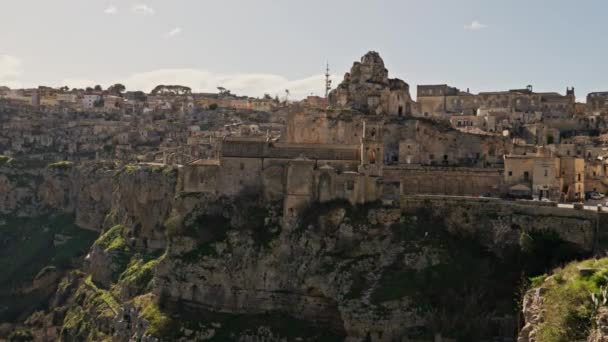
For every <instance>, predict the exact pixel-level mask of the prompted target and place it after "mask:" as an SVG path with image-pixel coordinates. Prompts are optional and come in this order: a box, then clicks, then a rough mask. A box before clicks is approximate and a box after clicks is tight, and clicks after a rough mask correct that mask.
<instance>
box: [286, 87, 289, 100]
mask: <svg viewBox="0 0 608 342" xmlns="http://www.w3.org/2000/svg"><path fill="white" fill-rule="evenodd" d="M287 102H289V89H285V103H287Z"/></svg>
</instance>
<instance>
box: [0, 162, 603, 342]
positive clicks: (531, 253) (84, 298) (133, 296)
mask: <svg viewBox="0 0 608 342" xmlns="http://www.w3.org/2000/svg"><path fill="white" fill-rule="evenodd" d="M64 172H65V173H67V174H68V175H70V176H67V177H64V176H59V173H60V171H59V170H58V171H53V170H52V169H51V167H50V166H49V167H46V168H44V170H41V171H40V172H39V174H36V177H34V180H30V181H28V182H27V184H26V183H25V182H24V183H20V184H21V185H19V186H17V185H16V183H15V182H11V183H10V184H12V185H11V186H13V189H14V188H16V187H20V188H23V189H26V190H27V192H26V193H28V194H31V195H29V196H30V197H28V198H29V199H30V200H31V203H32V204H31V205H32V206H37V207H35V209H31V210H39V208H61V209H62V210H64V211H65V212H68V213H69V212H71V213H74V217H75V218H77V217H78V212H79V211H82V212H86V213H91V212H93V211H91V210H87V208H93V207H95V206H94V205H92V204H91V203H97V202H96V199H97V201H100V203H103V204H104V205H107V208H108V209H107V210H106V211H105V212H103V214H99V217H103V219H100V222H98V224H99V225H100V226H102V227H103V229H102V234H101V235H100V236H99V238H97V240H96V241H95V243H93V245H92V246H91V248H90V251H89V254H88V256H87V257H86V259H85V261H84V264H82V265H81V266H80V264H74V265H73V266H74V267H72V271H70V269H69V268H65V269H62V271H61V272H59V273H54V272H53V270H48V271H45V272H40V274H39V275H37V276H36V277H35V278H36V280H35V282H33V283H37V284H38V285H39V288H40V286H44V284H47V285H48V284H50V285H48V286H47V287H48V288H51V289H52V291H53V292H51V293H49V294H48V296H50V299H49V300H48V303H47V304H46V305H44V306H42V307H39V308H37V311H36V312H35V313H34V314H32V315H30V316H29V318H27V319H25V318H22V319H21V320H19V321H18V322H21V323H18V324H17V325H10V326H8V327H9V328H6V329H7V330H8V329H12V330H15V326H17V327H18V329H20V330H16V331H20V332H22V333H23V334H26V335H27V334H31V336H33V337H35V338H39V339H42V338H43V337H44V336H46V337H47V338H51V339H60V340H68V341H70V340H87V339H88V340H103V339H112V340H115V341H130V340H143V341H157V340H183V341H190V340H216V341H225V340H239V341H284V340H287V341H295V340H306V341H309V340H311V341H314V340H318V341H331V340H335V341H343V340H346V341H394V340H403V341H431V340H434V339H436V338H441V337H443V338H445V339H456V340H458V341H479V340H481V341H483V340H488V341H489V340H495V339H496V338H504V339H505V340H509V339H511V340H513V339H514V336H516V335H517V331H518V310H519V307H518V305H517V301H516V300H515V299H516V298H515V297H516V293H518V291H519V290H520V289H523V288H525V286H526V285H525V284H526V282H527V280H526V279H527V278H528V277H529V276H534V275H537V274H541V273H543V272H545V271H546V270H547V269H548V268H550V267H552V266H553V265H558V264H560V263H562V262H564V261H567V260H571V259H573V258H578V257H585V256H588V255H590V254H591V251H592V250H593V249H594V247H595V245H594V241H595V240H594V236H595V235H594V234H595V233H594V232H595V229H596V224H598V222H599V221H598V216H597V214H572V213H573V212H572V211H571V212H570V213H571V214H564V213H565V212H551V210H553V209H551V208H550V209H543V208H540V209H539V208H536V209H529V210H528V209H526V207H522V206H515V207H511V206H505V205H503V204H500V203H499V202H488V201H483V200H480V201H478V202H463V201H449V200H428V199H426V200H425V199H420V198H417V199H411V200H405V199H404V201H403V202H402V205H401V206H388V207H386V206H383V205H381V204H379V203H371V204H368V205H365V206H357V207H353V206H351V205H350V204H348V203H343V202H330V203H325V204H314V205H312V206H311V207H310V208H309V209H308V210H306V211H305V212H304V213H303V214H302V216H301V217H300V218H299V219H298V220H296V221H295V222H293V223H290V224H285V222H284V221H283V219H282V212H281V208H282V206H281V204H280V203H268V202H264V201H263V200H262V199H261V198H259V196H258V195H257V194H255V193H247V192H245V193H241V194H239V195H238V196H234V197H217V196H214V195H203V194H183V193H179V192H176V188H177V184H179V179H178V176H177V173H176V170H175V169H172V168H160V167H154V166H134V165H128V166H124V167H120V168H114V169H112V168H106V169H102V168H92V167H91V168H90V169H88V168H82V167H80V166H79V167H74V166H70V167H69V168H65V169H62V170H61V173H64ZM71 172H73V173H71ZM95 173H100V174H101V175H105V174H106V173H108V175H109V176H107V178H103V177H102V178H100V179H103V180H104V181H107V182H108V185H107V186H99V185H92V184H99V183H98V181H99V180H98V181H93V182H89V181H88V179H89V178H88V177H89V176H87V175H93V174H95ZM91 177H92V176H91ZM91 179H92V178H91ZM60 182H65V183H60ZM44 184H47V185H44ZM74 186H75V188H72V187H74ZM55 187H62V189H63V192H60V191H53V190H52V189H54V188H55ZM34 189H35V190H34ZM74 189H75V190H74ZM95 189H98V190H95ZM106 192H108V194H106V195H101V194H105V193H106ZM84 194H86V196H84ZM11 196H12V195H11ZM79 196H80V197H79ZM83 196H84V197H83ZM78 198H84V199H83V200H82V201H89V204H88V205H86V202H85V203H79V201H78V200H76V199H78ZM24 208H27V206H25V207H24ZM79 208H80V209H79ZM103 208H104V207H103V206H102V207H100V209H98V210H101V209H103ZM484 208H485V209H484ZM13 210H16V211H14V212H18V213H20V215H26V214H27V212H25V211H23V210H25V209H17V208H16V207H15V209H13ZM49 210H50V209H49ZM560 213H561V214H560ZM86 217H93V215H88V216H86ZM89 221H90V220H88V219H84V220H83V221H82V222H85V223H86V222H89ZM526 303H527V302H526ZM524 306H525V307H528V306H529V305H528V304H525V305H524ZM528 316H530V315H528ZM532 316H534V315H532ZM526 322H528V321H526ZM528 329H529V328H528ZM598 331H601V329H600V330H598ZM1 333H2V329H0V334H1ZM5 333H6V334H8V332H7V331H5ZM28 336H29V335H28Z"/></svg>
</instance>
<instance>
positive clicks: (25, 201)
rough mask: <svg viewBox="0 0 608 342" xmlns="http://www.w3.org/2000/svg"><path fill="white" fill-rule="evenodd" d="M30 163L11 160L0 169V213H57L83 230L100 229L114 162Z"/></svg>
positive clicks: (17, 214)
mask: <svg viewBox="0 0 608 342" xmlns="http://www.w3.org/2000/svg"><path fill="white" fill-rule="evenodd" d="M30 164H31V162H30V163H27V162H22V161H19V160H12V161H11V162H5V163H4V164H3V165H1V166H0V213H1V214H4V215H12V216H17V217H34V216H39V215H41V214H44V213H45V212H47V211H48V210H60V211H63V212H66V213H69V214H73V215H74V216H75V217H76V222H77V224H78V225H79V226H81V227H83V228H87V229H91V230H100V229H101V227H102V224H103V220H104V216H105V215H106V213H107V211H108V210H109V209H110V204H111V203H110V202H111V201H110V200H111V196H112V187H111V184H112V177H113V172H114V171H115V170H114V169H115V165H114V163H105V162H92V163H83V164H79V165H78V166H76V165H74V164H72V163H69V162H60V163H55V164H50V165H46V164H42V163H38V164H37V165H30Z"/></svg>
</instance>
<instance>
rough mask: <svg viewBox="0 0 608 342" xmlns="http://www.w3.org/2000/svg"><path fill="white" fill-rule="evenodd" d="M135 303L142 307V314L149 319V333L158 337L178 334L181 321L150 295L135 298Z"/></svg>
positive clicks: (172, 336)
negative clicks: (164, 309) (174, 317)
mask: <svg viewBox="0 0 608 342" xmlns="http://www.w3.org/2000/svg"><path fill="white" fill-rule="evenodd" d="M134 303H135V304H136V305H137V306H139V307H140V308H141V316H142V317H143V318H144V319H145V320H147V321H148V323H149V326H148V329H147V331H146V332H147V333H148V334H150V335H152V336H155V337H158V338H175V337H177V336H178V327H179V323H178V321H177V320H175V319H173V318H172V317H171V316H170V315H169V314H168V313H166V312H164V311H163V310H162V309H161V307H160V306H159V305H158V304H157V303H155V302H154V301H153V300H152V297H151V296H149V295H146V296H140V297H137V298H135V300H134Z"/></svg>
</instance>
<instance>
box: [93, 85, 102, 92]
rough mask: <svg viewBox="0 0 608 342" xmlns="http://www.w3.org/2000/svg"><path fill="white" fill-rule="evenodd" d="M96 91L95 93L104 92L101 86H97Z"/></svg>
mask: <svg viewBox="0 0 608 342" xmlns="http://www.w3.org/2000/svg"><path fill="white" fill-rule="evenodd" d="M94 89H95V91H102V90H103V88H102V87H101V86H100V85H99V84H98V85H96V86H95V88H94Z"/></svg>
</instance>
